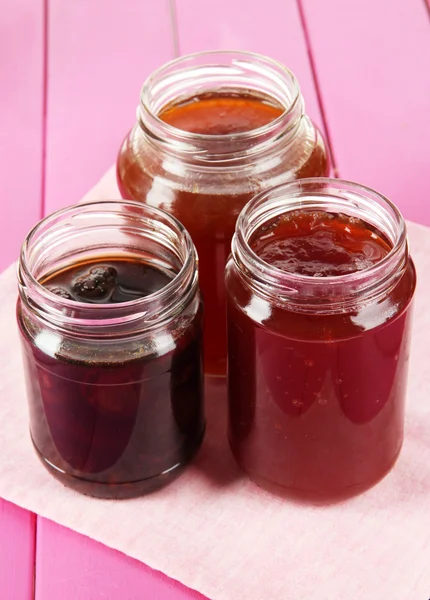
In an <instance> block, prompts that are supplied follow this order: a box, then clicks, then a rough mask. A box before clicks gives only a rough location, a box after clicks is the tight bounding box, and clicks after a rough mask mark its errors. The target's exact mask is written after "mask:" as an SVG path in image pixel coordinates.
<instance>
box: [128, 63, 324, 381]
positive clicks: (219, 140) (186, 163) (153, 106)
mask: <svg viewBox="0 0 430 600" xmlns="http://www.w3.org/2000/svg"><path fill="white" fill-rule="evenodd" d="M328 171H329V161H328V156H327V150H326V147H325V144H324V141H323V139H322V137H321V135H320V133H319V131H318V130H317V128H316V127H315V125H314V124H313V123H312V122H311V120H310V119H309V118H308V117H307V116H306V114H305V110H304V102H303V98H302V95H301V93H300V88H299V85H298V82H297V80H296V78H295V77H294V75H293V74H292V73H291V72H290V71H289V70H288V69H287V68H285V67H284V66H283V65H281V64H280V63H278V62H276V61H274V60H271V59H269V58H266V57H264V56H260V55H258V54H251V53H246V52H208V53H201V54H195V55H190V56H184V57H182V58H179V59H177V60H174V61H172V62H170V63H168V64H166V65H165V66H163V67H162V68H161V69H159V70H158V71H156V72H155V73H153V74H152V75H151V76H150V77H149V78H148V80H147V81H146V82H145V84H144V86H143V88H142V93H141V98H140V106H139V108H138V111H137V123H136V125H135V126H134V127H133V129H132V130H131V132H130V134H129V135H128V136H127V137H126V139H125V141H124V143H123V145H122V147H121V149H120V152H119V156H118V161H117V178H118V185H119V189H120V191H121V194H122V196H123V197H124V198H131V199H135V200H140V201H142V202H145V203H147V204H150V205H153V206H158V207H160V208H163V209H165V210H166V211H167V212H169V213H171V214H173V215H174V216H175V217H176V218H177V219H179V220H180V221H181V222H182V223H183V224H184V225H185V227H186V228H187V229H188V231H189V232H190V234H191V237H192V239H193V241H194V243H195V245H196V248H197V251H198V253H199V260H200V274H199V277H200V285H201V289H202V294H203V298H204V302H205V315H206V318H205V371H206V372H207V373H209V374H213V375H222V374H224V373H225V362H226V326H225V292H224V268H225V263H226V261H227V257H228V255H229V253H230V244H231V238H232V235H233V233H234V227H235V223H236V219H237V216H238V214H239V212H240V211H241V209H242V208H243V207H244V205H245V204H246V203H247V202H248V200H250V199H251V198H252V196H254V195H255V194H256V193H257V192H258V191H260V190H264V189H267V188H269V187H272V186H274V185H276V184H279V183H282V182H285V181H289V180H295V179H300V178H303V177H318V176H323V175H327V174H328Z"/></svg>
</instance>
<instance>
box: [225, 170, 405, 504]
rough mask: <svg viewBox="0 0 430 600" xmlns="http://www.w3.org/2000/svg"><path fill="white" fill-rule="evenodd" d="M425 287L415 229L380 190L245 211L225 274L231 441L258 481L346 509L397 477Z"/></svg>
mask: <svg viewBox="0 0 430 600" xmlns="http://www.w3.org/2000/svg"><path fill="white" fill-rule="evenodd" d="M415 283H416V276H415V269H414V265H413V263H412V260H411V258H410V256H409V251H408V244H407V238H406V230H405V223H404V221H403V219H402V217H401V215H400V213H399V212H398V210H397V209H396V208H395V206H394V205H393V204H391V203H390V202H389V201H388V200H387V199H386V198H384V197H383V196H381V195H380V194H378V193H376V192H374V191H372V190H370V189H368V188H365V187H363V186H359V185H356V184H352V183H349V182H344V181H339V180H330V179H308V180H304V181H301V182H295V183H290V184H286V185H284V186H279V187H277V188H275V189H273V190H270V191H268V192H264V193H262V194H260V195H258V196H257V197H256V198H254V199H253V200H252V201H251V202H250V203H249V204H248V205H247V206H246V208H245V209H244V210H243V211H242V213H241V215H240V216H239V219H238V222H237V226H236V233H235V235H234V238H233V242H232V256H231V258H230V260H229V262H228V264H227V267H226V286H227V305H228V343H229V364H228V379H229V382H228V384H229V414H230V416H229V439H230V445H231V448H232V450H233V453H234V455H235V457H236V459H237V461H238V463H239V464H240V465H241V467H242V468H243V469H244V470H245V471H246V472H247V473H248V474H249V475H250V477H251V478H252V479H254V480H255V481H256V482H257V483H258V484H260V485H262V486H265V487H268V488H272V489H275V490H278V491H281V492H286V493H288V494H293V495H297V496H302V497H308V498H317V499H333V498H339V497H342V496H347V495H350V494H354V493H357V492H359V491H361V490H363V489H365V488H366V487H368V486H370V485H371V484H373V483H375V482H376V481H378V480H379V479H380V478H381V477H382V476H383V475H384V474H385V473H387V471H388V470H389V469H390V468H391V467H392V465H393V464H394V462H395V460H396V458H397V456H398V454H399V451H400V448H401V445H402V441H403V424H404V402H405V392H406V383H407V370H408V361H409V341H410V329H411V327H410V325H411V303H412V298H413V295H414V290H415Z"/></svg>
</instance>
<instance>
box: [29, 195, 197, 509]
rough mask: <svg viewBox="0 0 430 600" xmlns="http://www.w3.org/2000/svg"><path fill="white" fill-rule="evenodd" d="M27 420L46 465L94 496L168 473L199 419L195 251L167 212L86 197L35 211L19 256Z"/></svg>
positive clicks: (176, 466) (182, 457)
mask: <svg viewBox="0 0 430 600" xmlns="http://www.w3.org/2000/svg"><path fill="white" fill-rule="evenodd" d="M18 278H19V299H18V305H17V318H18V325H19V329H20V333H21V340H22V347H23V358H24V371H25V380H26V387H27V395H28V403H29V416H30V432H31V438H32V441H33V444H34V447H35V449H36V452H37V454H38V456H39V458H40V460H41V461H42V463H43V465H44V466H45V467H46V468H47V469H48V471H49V472H50V473H51V474H52V475H53V476H54V477H56V478H57V479H59V480H60V481H61V482H62V483H64V484H65V485H67V486H69V487H71V488H74V489H76V490H77V491H80V492H83V493H85V494H88V495H92V496H98V497H102V498H127V497H133V496H138V495H141V494H144V493H146V492H150V491H152V490H153V489H156V488H158V487H160V486H162V485H163V484H165V483H167V482H169V481H170V480H171V479H172V478H173V477H174V476H176V475H177V474H178V473H179V472H180V470H181V468H182V467H183V466H184V465H185V464H186V463H187V462H188V461H189V460H190V459H191V458H192V457H193V455H194V454H195V453H196V452H197V450H198V448H199V446H200V444H201V442H202V438H203V433H204V423H205V422H204V408H203V365H202V338H203V330H202V304H201V300H200V293H199V287H198V272H197V256H196V252H195V248H194V245H193V243H192V241H191V238H190V236H189V235H188V233H187V232H186V230H185V229H184V228H183V227H182V225H181V224H180V223H179V222H178V221H176V219H174V218H172V217H171V216H169V215H167V214H166V213H163V212H162V211H160V210H158V209H155V208H151V207H146V206H143V205H142V204H138V203H134V202H126V201H124V202H111V201H105V202H94V203H88V204H81V205H78V206H75V207H71V208H68V209H65V210H62V211H59V212H57V213H54V214H53V215H51V216H50V217H47V218H46V219H44V220H43V221H41V222H40V223H39V224H38V225H37V226H36V227H35V228H34V229H33V230H32V231H31V232H30V234H29V235H28V237H27V239H26V240H25V242H24V244H23V247H22V251H21V257H20V262H19V274H18Z"/></svg>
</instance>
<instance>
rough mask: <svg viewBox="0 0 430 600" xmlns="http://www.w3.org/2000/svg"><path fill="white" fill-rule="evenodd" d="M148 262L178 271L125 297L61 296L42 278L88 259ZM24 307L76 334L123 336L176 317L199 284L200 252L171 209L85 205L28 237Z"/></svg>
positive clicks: (22, 269) (23, 259) (22, 272)
mask: <svg viewBox="0 0 430 600" xmlns="http://www.w3.org/2000/svg"><path fill="white" fill-rule="evenodd" d="M109 257H110V258H117V259H121V258H122V259H127V260H137V261H143V262H147V263H148V264H151V265H153V266H156V267H159V268H160V269H164V270H165V271H166V272H169V273H171V274H172V279H171V280H170V281H169V282H168V283H167V285H166V286H165V287H163V288H162V289H160V290H159V291H157V292H154V293H150V294H149V295H147V296H145V297H142V298H138V299H136V300H132V301H128V302H121V303H117V304H91V303H86V302H78V301H75V300H69V299H66V298H62V297H60V296H57V295H56V294H54V293H53V292H51V291H50V290H49V289H47V288H46V287H45V286H44V285H42V284H41V283H40V281H43V280H44V279H46V278H47V277H49V276H50V275H52V274H54V273H56V272H59V271H61V270H63V269H66V268H68V267H70V266H73V265H74V264H76V263H78V264H79V263H82V262H85V261H88V260H101V261H102V260H103V259H105V260H107V259H108V258H109ZM18 288H19V295H20V300H21V304H22V307H23V310H25V311H28V312H29V313H31V315H32V318H36V319H39V320H41V321H43V322H44V323H45V324H48V325H51V326H52V327H54V328H56V329H60V330H63V331H66V332H68V333H74V334H77V335H78V334H82V335H84V334H85V335H88V336H108V337H115V336H121V335H124V334H128V335H133V334H138V333H141V331H142V330H147V329H149V328H152V327H157V326H159V325H160V324H161V323H165V322H166V321H167V322H168V321H169V319H172V318H174V316H175V315H176V314H178V313H179V312H180V310H181V309H182V308H183V306H185V305H187V303H188V302H189V301H190V299H191V298H192V297H193V296H194V295H195V292H196V290H197V288H198V273H197V254H196V250H195V248H194V244H193V242H192V241H191V238H190V236H189V234H188V232H187V231H186V230H185V229H184V227H183V226H182V225H181V223H179V221H177V220H176V219H175V218H174V217H172V216H170V215H168V214H167V213H165V212H164V211H162V210H160V209H157V208H153V207H149V206H146V205H143V204H141V203H137V202H131V201H120V202H119V201H100V202H90V203H85V204H79V205H76V206H72V207H70V208H66V209H64V210H60V211H58V212H55V213H53V214H52V215H50V216H49V217H46V218H45V219H43V220H42V221H40V222H39V223H38V224H37V225H36V226H35V227H34V228H33V229H32V231H30V233H29V234H28V236H27V237H26V239H25V241H24V243H23V245H22V249H21V254H20V259H19V263H18Z"/></svg>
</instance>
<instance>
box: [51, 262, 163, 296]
mask: <svg viewBox="0 0 430 600" xmlns="http://www.w3.org/2000/svg"><path fill="white" fill-rule="evenodd" d="M171 279H172V275H171V274H169V273H166V272H164V271H162V270H161V269H158V268H156V267H154V266H152V265H150V264H148V263H145V262H140V261H136V262H131V261H128V260H118V259H116V260H115V259H114V260H107V261H105V260H103V261H102V262H100V261H97V262H93V261H89V262H88V263H81V264H79V265H74V266H73V267H72V268H69V269H65V270H64V271H60V272H59V273H55V274H54V275H51V276H50V277H48V278H46V279H45V280H44V281H43V282H42V283H43V285H44V286H45V287H46V288H47V289H49V290H50V291H51V292H53V293H54V294H57V295H58V296H61V297H62V298H67V299H69V300H75V301H76V302H87V303H90V304H117V303H121V302H131V301H133V300H137V299H139V298H144V297H145V296H148V295H149V294H153V293H155V292H158V291H159V290H161V289H162V288H163V287H164V286H166V285H167V284H168V283H169V281H171Z"/></svg>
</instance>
